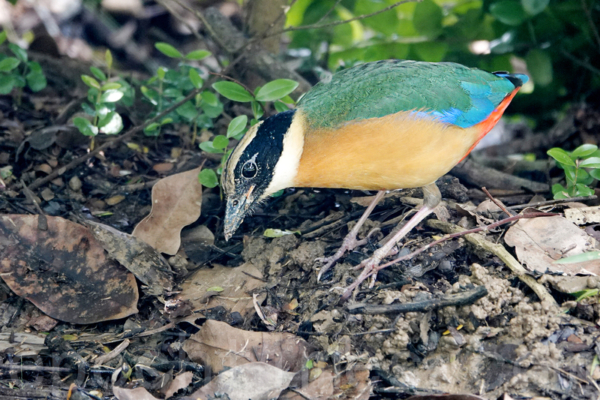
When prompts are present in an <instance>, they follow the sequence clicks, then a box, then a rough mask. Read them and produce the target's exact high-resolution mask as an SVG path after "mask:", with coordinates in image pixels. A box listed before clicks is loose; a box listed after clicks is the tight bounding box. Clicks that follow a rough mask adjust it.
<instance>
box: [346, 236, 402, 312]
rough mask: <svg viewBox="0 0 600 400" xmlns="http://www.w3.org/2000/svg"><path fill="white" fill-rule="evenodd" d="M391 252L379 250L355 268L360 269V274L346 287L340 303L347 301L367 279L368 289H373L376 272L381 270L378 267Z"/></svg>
mask: <svg viewBox="0 0 600 400" xmlns="http://www.w3.org/2000/svg"><path fill="white" fill-rule="evenodd" d="M391 252H393V251H389V250H387V249H384V248H380V249H379V250H377V251H376V252H375V253H373V256H371V257H370V258H367V259H366V260H364V261H363V262H361V263H360V264H359V265H358V266H357V267H356V269H359V268H362V272H361V274H360V275H359V276H358V278H356V280H355V281H354V283H352V284H351V285H350V286H348V287H347V288H346V290H345V291H344V294H343V295H342V301H344V300H347V299H348V298H349V297H350V296H351V295H352V292H354V289H356V288H357V287H358V286H359V285H360V284H361V283H363V282H364V281H365V280H366V279H367V278H369V277H370V278H371V283H370V285H369V287H370V288H371V287H373V285H375V280H376V279H377V272H378V271H379V270H380V269H383V268H382V267H381V266H380V264H381V260H383V259H384V258H385V257H387V256H389V255H391V254H390V253H391Z"/></svg>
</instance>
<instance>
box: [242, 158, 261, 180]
mask: <svg viewBox="0 0 600 400" xmlns="http://www.w3.org/2000/svg"><path fill="white" fill-rule="evenodd" d="M257 172H258V168H257V166H256V163H255V162H254V160H250V161H246V163H245V164H244V166H243V167H242V176H243V177H244V178H248V179H250V178H254V177H255V176H256V173H257Z"/></svg>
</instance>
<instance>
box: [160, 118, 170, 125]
mask: <svg viewBox="0 0 600 400" xmlns="http://www.w3.org/2000/svg"><path fill="white" fill-rule="evenodd" d="M171 122H173V118H169V117H167V118H163V119H162V120H161V121H160V124H161V125H166V124H170V123H171Z"/></svg>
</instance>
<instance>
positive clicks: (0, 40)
mask: <svg viewBox="0 0 600 400" xmlns="http://www.w3.org/2000/svg"><path fill="white" fill-rule="evenodd" d="M7 37H8V35H7V33H6V31H5V30H3V31H2V32H0V45H1V44H2V43H4V42H5V41H6V38H7Z"/></svg>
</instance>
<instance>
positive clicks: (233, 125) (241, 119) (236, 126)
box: [227, 115, 248, 138]
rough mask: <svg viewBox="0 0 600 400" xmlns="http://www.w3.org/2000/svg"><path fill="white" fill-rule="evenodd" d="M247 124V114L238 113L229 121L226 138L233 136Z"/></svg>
mask: <svg viewBox="0 0 600 400" xmlns="http://www.w3.org/2000/svg"><path fill="white" fill-rule="evenodd" d="M247 124H248V117H247V116H245V115H240V116H238V117H235V118H234V119H232V120H231V122H230V123H229V126H228V127H227V137H228V138H230V137H235V136H236V135H238V134H239V133H240V132H242V131H243V130H244V128H246V125H247Z"/></svg>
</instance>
